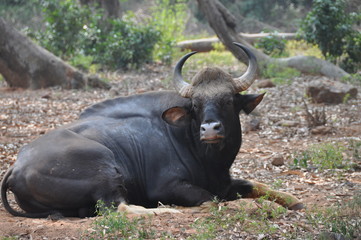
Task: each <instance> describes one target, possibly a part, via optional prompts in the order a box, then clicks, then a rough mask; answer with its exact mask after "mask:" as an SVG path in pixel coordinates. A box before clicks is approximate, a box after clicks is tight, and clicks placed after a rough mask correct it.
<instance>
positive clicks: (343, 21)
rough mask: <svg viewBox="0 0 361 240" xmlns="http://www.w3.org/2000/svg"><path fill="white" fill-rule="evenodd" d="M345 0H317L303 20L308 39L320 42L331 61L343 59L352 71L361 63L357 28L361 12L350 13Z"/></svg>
mask: <svg viewBox="0 0 361 240" xmlns="http://www.w3.org/2000/svg"><path fill="white" fill-rule="evenodd" d="M344 9H345V1H343V0H315V1H314V3H313V9H312V10H311V11H310V12H309V13H308V15H307V17H306V18H305V20H303V22H302V23H301V34H302V35H303V37H304V38H305V39H306V41H307V42H309V43H312V44H317V45H318V47H319V48H320V50H321V52H322V54H323V55H324V57H325V58H326V59H327V60H330V61H332V62H334V63H337V62H342V66H343V67H344V68H345V69H346V70H348V71H351V72H352V71H356V70H357V67H359V66H360V63H361V33H359V32H358V31H357V30H354V29H353V24H355V23H356V22H357V21H360V19H361V14H360V13H359V14H356V13H352V14H347V13H346V12H345V10H344Z"/></svg>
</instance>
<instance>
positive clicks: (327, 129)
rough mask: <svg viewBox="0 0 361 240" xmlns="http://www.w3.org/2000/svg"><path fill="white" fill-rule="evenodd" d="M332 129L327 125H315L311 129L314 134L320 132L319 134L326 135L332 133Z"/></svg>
mask: <svg viewBox="0 0 361 240" xmlns="http://www.w3.org/2000/svg"><path fill="white" fill-rule="evenodd" d="M331 131H332V128H331V127H326V126H318V127H315V128H313V129H311V133H312V134H315V135H316V134H319V135H326V134H328V133H330V132H331Z"/></svg>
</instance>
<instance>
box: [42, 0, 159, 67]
mask: <svg viewBox="0 0 361 240" xmlns="http://www.w3.org/2000/svg"><path fill="white" fill-rule="evenodd" d="M43 10H44V15H45V20H46V22H47V26H46V29H45V31H42V32H37V33H36V34H35V36H36V38H37V40H38V41H39V42H40V44H41V45H42V46H44V47H45V48H47V49H48V50H49V51H51V52H53V53H54V54H56V55H58V56H61V57H62V58H65V59H70V58H72V57H74V56H79V55H84V59H86V58H87V57H91V58H92V59H93V61H94V62H93V63H98V64H101V65H103V66H106V67H108V68H112V69H117V68H123V69H127V68H138V67H139V66H141V65H142V64H144V63H146V62H149V61H152V53H153V49H154V45H155V44H156V43H157V42H158V41H159V40H160V33H159V31H158V30H156V29H155V27H154V26H153V25H151V24H150V23H147V22H137V21H136V18H135V16H134V14H133V13H131V12H129V13H128V14H125V15H124V16H123V18H121V19H111V18H109V19H104V17H103V11H102V10H101V9H98V8H94V9H93V8H90V7H88V6H86V5H83V6H80V5H79V4H78V3H77V1H70V0H60V1H58V0H44V1H43Z"/></svg>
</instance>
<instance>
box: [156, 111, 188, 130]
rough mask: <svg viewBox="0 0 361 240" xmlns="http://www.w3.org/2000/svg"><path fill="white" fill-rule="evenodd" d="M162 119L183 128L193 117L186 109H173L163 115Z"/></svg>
mask: <svg viewBox="0 0 361 240" xmlns="http://www.w3.org/2000/svg"><path fill="white" fill-rule="evenodd" d="M162 118H163V120H164V121H166V122H167V123H168V124H170V125H173V126H177V127H183V126H186V125H187V124H189V123H190V122H191V115H190V113H189V112H188V111H187V109H186V108H182V107H172V108H169V109H168V110H165V111H164V112H163V114H162Z"/></svg>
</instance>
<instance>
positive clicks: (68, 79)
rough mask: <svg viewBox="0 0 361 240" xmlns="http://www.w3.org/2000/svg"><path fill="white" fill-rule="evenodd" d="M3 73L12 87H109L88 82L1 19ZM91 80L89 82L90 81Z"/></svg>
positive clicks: (0, 48)
mask: <svg viewBox="0 0 361 240" xmlns="http://www.w3.org/2000/svg"><path fill="white" fill-rule="evenodd" d="M0 32H1V34H0V74H1V75H3V77H4V78H5V81H6V82H7V83H8V85H9V86H10V87H19V88H29V89H40V88H47V87H52V86H61V87H63V88H65V89H73V88H84V87H86V86H91V85H94V86H98V87H104V88H109V85H108V84H105V83H103V82H101V81H100V80H99V79H97V80H94V77H92V78H91V79H89V78H88V77H87V76H85V75H84V74H83V73H81V72H80V71H78V70H76V69H75V68H73V67H72V66H70V65H69V64H67V63H66V62H64V61H62V60H61V59H60V58H58V57H56V56H55V55H53V54H52V53H50V52H48V51H47V50H45V49H44V48H41V47H40V46H38V45H36V44H35V43H33V42H32V41H31V40H30V39H29V38H27V37H26V36H25V35H23V34H22V33H20V32H18V31H17V30H16V29H14V28H13V27H12V26H10V25H9V24H8V23H7V22H5V21H4V20H3V19H2V18H0ZM88 80H89V81H88Z"/></svg>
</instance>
